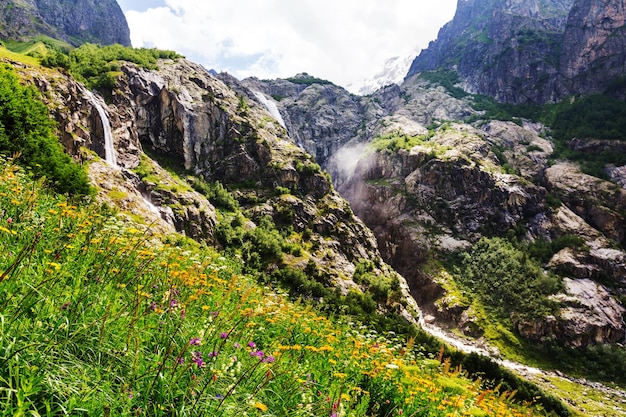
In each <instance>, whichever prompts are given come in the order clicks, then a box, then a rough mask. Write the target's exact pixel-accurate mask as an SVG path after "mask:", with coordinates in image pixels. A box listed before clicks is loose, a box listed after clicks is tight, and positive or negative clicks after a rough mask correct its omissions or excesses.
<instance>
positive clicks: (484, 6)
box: [407, 0, 626, 103]
mask: <svg viewBox="0 0 626 417" xmlns="http://www.w3.org/2000/svg"><path fill="white" fill-rule="evenodd" d="M624 22H625V13H624V2H623V1H618V0H610V1H606V0H594V1H584V0H497V1H496V0H459V2H458V8H457V12H456V15H455V17H454V19H453V20H452V21H451V22H450V23H448V24H447V25H445V26H444V27H443V28H442V29H441V31H440V32H439V36H438V38H437V40H436V41H434V42H431V44H430V46H429V48H428V49H426V50H424V51H422V53H421V54H420V55H419V56H418V57H417V58H416V59H415V60H414V61H413V64H412V65H411V68H410V70H409V72H408V75H407V77H410V76H412V75H414V74H417V73H420V72H423V71H434V70H439V69H448V70H454V71H456V72H457V73H458V75H459V78H460V79H461V81H462V86H463V88H464V89H465V90H466V91H468V92H471V93H477V94H484V95H488V96H491V97H493V98H495V99H496V100H498V101H501V102H510V103H546V102H555V101H559V100H562V99H563V98H565V97H567V96H570V95H573V94H580V93H584V94H587V93H604V92H606V91H607V89H608V88H609V86H613V84H614V83H611V81H612V80H615V79H617V78H619V77H620V76H622V75H623V74H624V70H625V67H624V62H625V60H624V52H623V51H624V50H625V48H624V44H625V43H626V40H625V37H626V34H625V33H624V29H623V27H624ZM613 87H614V86H613ZM613 89H614V88H613ZM612 92H613V91H612Z"/></svg>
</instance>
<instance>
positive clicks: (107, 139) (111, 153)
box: [87, 91, 119, 168]
mask: <svg viewBox="0 0 626 417" xmlns="http://www.w3.org/2000/svg"><path fill="white" fill-rule="evenodd" d="M87 97H89V101H91V103H92V104H93V106H94V107H95V108H96V111H97V112H98V115H99V116H100V120H101V121H102V130H103V132H104V156H105V160H106V162H107V163H108V164H109V165H111V166H112V167H114V168H119V166H118V165H117V157H116V156H115V147H114V146H113V133H112V132H111V122H109V117H108V116H107V114H106V111H105V110H104V107H103V106H102V104H100V101H99V100H98V98H97V97H96V96H95V94H93V93H92V92H91V91H87Z"/></svg>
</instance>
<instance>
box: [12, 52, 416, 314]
mask: <svg viewBox="0 0 626 417" xmlns="http://www.w3.org/2000/svg"><path fill="white" fill-rule="evenodd" d="M15 65H16V66H17V64H16V63H15ZM159 68H160V69H159V70H157V71H149V70H145V69H141V68H139V67H137V66H135V65H132V64H125V65H121V72H122V75H121V76H120V77H119V78H118V82H117V86H116V88H115V89H114V91H113V95H112V97H111V102H110V103H107V104H105V103H104V102H102V101H101V100H100V99H99V98H97V97H93V96H92V95H91V94H90V93H88V92H87V91H86V90H85V89H84V87H83V86H82V85H81V84H78V83H76V82H75V81H74V80H72V79H71V78H70V77H68V76H66V75H64V74H61V73H54V72H50V74H48V73H46V72H42V71H39V70H38V69H36V68H32V67H28V66H20V73H21V76H22V78H24V79H25V80H28V82H29V83H32V84H34V85H36V86H37V87H38V88H39V89H40V90H41V91H42V92H44V95H45V97H46V100H47V103H48V105H49V107H50V108H51V109H53V116H54V117H55V119H56V120H57V121H58V122H59V134H60V136H61V137H62V138H63V139H62V140H63V143H64V144H65V145H66V148H67V149H68V150H69V151H70V152H71V153H72V154H74V155H75V156H76V157H77V158H82V159H83V160H84V161H88V162H89V164H90V178H91V179H92V181H93V182H94V183H95V184H97V185H98V188H99V190H100V192H99V195H98V198H99V199H100V200H101V201H103V202H106V203H108V204H113V205H115V206H117V207H118V208H120V209H122V210H124V211H125V212H128V213H130V214H129V215H134V216H137V215H139V216H142V217H143V218H145V219H146V224H147V225H148V228H149V230H151V231H154V232H172V231H178V232H181V233H184V234H185V235H187V236H189V237H192V238H194V239H197V240H199V241H203V242H206V243H208V244H218V242H217V241H216V238H215V237H216V229H217V227H218V223H219V222H220V221H223V218H224V216H220V215H219V214H218V213H217V211H216V209H215V207H214V206H213V205H212V204H211V203H210V202H209V201H208V200H207V198H206V196H204V195H202V194H200V193H198V192H197V191H195V190H194V189H193V188H192V187H191V186H190V183H189V182H187V179H186V178H179V177H177V176H175V175H172V174H171V173H170V172H169V171H167V170H164V169H163V168H161V167H160V166H159V164H158V163H156V162H155V161H154V160H152V159H151V158H149V157H148V156H147V155H146V154H145V153H144V152H143V150H144V149H145V150H149V151H150V152H151V154H152V155H158V156H160V157H162V158H166V159H167V160H168V161H169V163H170V164H174V166H178V167H179V168H180V169H183V170H185V171H186V172H187V173H189V174H191V175H192V176H193V177H196V178H202V179H203V180H205V181H207V182H213V181H219V182H220V183H221V184H223V185H225V186H226V187H227V188H229V189H230V190H231V191H232V192H233V194H234V195H235V196H236V197H237V198H238V199H239V204H240V206H241V209H242V210H243V214H244V215H245V217H246V219H248V220H247V223H246V225H245V227H246V228H248V229H251V230H253V229H254V228H256V227H258V225H259V224H261V223H262V222H263V219H264V218H265V217H267V216H269V217H270V218H272V219H273V221H274V222H275V224H277V225H281V227H284V228H289V230H292V231H293V232H292V233H297V234H302V235H307V238H306V239H307V242H306V249H303V252H301V253H299V254H296V255H293V254H292V255H289V256H288V257H287V258H285V259H283V262H287V264H288V265H289V266H291V267H294V268H297V269H305V268H307V267H309V265H314V268H315V270H316V271H317V273H318V274H319V276H320V279H323V281H324V283H325V284H326V285H331V286H333V287H337V288H338V289H339V290H340V291H341V292H342V293H343V294H346V293H347V292H348V291H350V290H351V289H353V290H357V291H361V290H363V289H364V288H365V287H363V285H364V284H363V283H362V282H360V283H357V282H355V281H354V280H353V276H354V274H355V271H356V269H357V265H358V264H363V263H365V264H369V265H372V268H371V270H370V271H369V272H370V273H371V274H372V276H379V277H381V279H392V280H394V281H395V282H397V283H398V284H399V287H398V288H397V290H398V291H400V293H402V294H404V296H403V297H401V299H398V300H387V302H385V301H384V300H382V303H381V308H382V309H390V308H393V309H394V311H397V312H400V313H401V314H402V315H404V316H405V317H406V318H407V319H408V320H409V321H411V320H412V321H416V320H417V315H418V309H417V306H416V304H415V302H414V300H413V299H412V298H411V297H410V295H409V291H408V286H407V284H406V282H405V281H404V279H403V278H402V277H401V276H399V275H398V274H397V273H396V272H395V271H393V270H392V269H391V268H390V267H389V266H388V265H386V264H385V263H384V261H383V260H382V258H381V255H380V252H379V250H378V247H377V242H376V239H375V237H374V235H373V234H372V233H371V231H370V230H369V229H367V227H366V226H365V225H364V224H363V222H362V221H361V220H360V219H358V218H357V217H356V216H355V215H354V214H353V212H352V209H351V208H350V206H349V204H348V203H347V201H346V200H344V199H343V198H342V197H341V196H340V195H339V194H338V193H337V192H336V191H335V190H334V187H333V185H332V184H331V182H330V178H329V177H328V175H327V174H325V173H324V172H323V171H322V170H321V169H320V167H319V165H317V164H316V163H314V162H313V160H312V157H311V156H310V155H308V154H307V153H306V152H305V151H304V150H302V149H301V148H300V147H298V146H296V145H295V144H294V141H293V140H292V139H290V138H289V136H288V134H287V131H286V130H285V129H284V128H283V127H282V126H281V125H280V124H279V123H277V122H275V121H274V120H273V119H272V118H271V117H270V115H269V113H267V111H266V110H265V108H264V107H263V106H262V105H261V104H259V103H257V102H255V101H252V100H251V99H249V97H252V96H253V93H252V92H251V91H249V90H247V89H246V88H245V87H244V86H243V85H237V86H236V88H237V91H235V90H234V89H231V88H229V87H228V86H227V85H225V84H224V83H223V82H221V81H220V80H218V79H216V78H214V77H213V76H212V75H210V74H209V73H208V72H207V71H206V70H205V69H204V68H203V67H202V66H200V65H197V64H194V63H191V62H189V61H186V60H182V59H181V60H177V61H160V62H159ZM238 92H240V93H238ZM97 105H100V106H102V107H103V108H104V110H105V112H106V114H107V116H108V117H107V118H106V119H103V118H101V116H100V114H99V112H98V111H97V109H96V106H97ZM104 123H110V124H111V130H112V132H113V142H114V146H115V150H116V154H117V159H118V164H119V166H112V165H111V164H110V163H105V162H104V161H103V160H102V159H100V158H103V157H104V156H105V155H104V146H103V144H104V141H105V136H104V129H103V124H104ZM90 151H92V152H90ZM95 154H97V155H99V156H100V158H97V157H96V156H95ZM282 266H285V265H282ZM275 267H276V266H275ZM387 311H389V310H387Z"/></svg>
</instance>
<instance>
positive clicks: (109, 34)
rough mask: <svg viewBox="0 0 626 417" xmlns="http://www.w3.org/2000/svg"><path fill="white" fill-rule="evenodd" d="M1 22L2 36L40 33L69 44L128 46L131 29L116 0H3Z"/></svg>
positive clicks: (31, 36)
mask: <svg viewBox="0 0 626 417" xmlns="http://www.w3.org/2000/svg"><path fill="white" fill-rule="evenodd" d="M0 22H2V23H1V24H0V38H3V39H6V38H8V39H16V40H20V41H29V40H32V39H34V38H36V37H38V36H42V35H43V36H47V37H50V38H54V39H60V40H63V41H65V42H67V43H69V44H70V45H72V46H79V45H81V44H83V43H86V42H90V43H96V44H101V45H110V44H115V43H119V44H121V45H124V46H130V29H129V27H128V23H127V22H126V17H125V16H124V13H123V12H122V9H121V8H120V6H119V5H118V4H117V1H115V0H102V1H95V0H78V1H69V0H62V1H59V0H23V1H13V0H11V1H5V2H3V4H2V6H1V7H0Z"/></svg>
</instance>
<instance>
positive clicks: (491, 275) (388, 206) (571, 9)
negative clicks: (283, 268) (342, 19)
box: [242, 1, 626, 379]
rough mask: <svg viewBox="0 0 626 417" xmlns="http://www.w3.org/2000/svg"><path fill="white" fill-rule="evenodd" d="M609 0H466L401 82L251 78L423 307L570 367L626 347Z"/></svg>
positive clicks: (484, 336) (616, 26)
mask: <svg viewBox="0 0 626 417" xmlns="http://www.w3.org/2000/svg"><path fill="white" fill-rule="evenodd" d="M605 3H606V2H605ZM611 4H613V3H611ZM582 6H585V7H582ZM605 6H606V4H605V5H604V6H603V7H600V6H599V5H595V6H594V5H593V3H592V5H591V6H590V7H587V6H586V3H584V2H574V1H569V2H567V1H565V2H563V1H541V2H537V1H521V2H503V1H462V2H459V9H458V10H457V13H456V16H455V18H454V20H453V21H452V22H450V23H449V24H447V25H446V26H445V27H444V28H442V30H441V32H440V34H439V38H438V39H437V41H435V42H433V43H432V44H431V45H430V47H429V48H428V49H427V50H424V51H423V52H422V53H421V54H420V56H419V57H418V58H416V59H415V61H414V63H413V66H412V68H411V71H410V72H409V74H408V76H407V77H406V78H405V80H404V82H403V83H401V84H400V85H388V86H385V87H383V88H380V89H379V90H378V91H375V92H374V93H372V94H370V95H368V96H365V97H361V96H355V95H352V94H350V93H349V92H348V91H346V90H344V89H342V88H341V87H338V86H334V85H332V84H329V83H322V82H316V79H315V77H310V76H309V77H308V78H307V79H308V80H309V82H307V83H303V82H301V81H300V80H298V79H297V78H298V77H295V78H293V79H286V80H263V81H260V80H256V79H247V80H243V81H242V83H243V84H244V85H247V86H248V87H249V88H252V89H254V90H257V91H262V92H264V93H265V94H266V95H270V96H272V97H274V100H275V101H276V105H277V106H278V108H279V110H280V113H281V115H282V118H283V119H284V120H285V121H286V127H287V130H288V132H289V133H290V136H291V137H292V138H293V139H294V140H295V141H296V143H297V144H299V145H300V146H302V147H303V148H305V149H306V150H307V151H308V152H310V153H311V154H312V155H315V157H316V160H317V161H318V162H319V163H320V165H321V166H322V167H323V168H325V169H327V170H328V172H329V173H330V174H331V177H332V178H333V183H334V184H335V186H336V187H337V189H338V190H339V192H340V193H341V194H342V196H344V197H345V198H346V199H347V200H348V201H349V202H350V204H351V206H352V208H353V210H354V212H355V213H356V214H357V215H358V216H359V217H360V218H361V219H362V220H363V221H364V222H365V224H366V225H367V226H368V227H369V228H370V229H371V230H372V231H373V232H374V234H375V235H376V238H377V240H378V246H379V248H380V251H381V254H382V256H383V259H384V260H385V261H386V262H387V263H389V264H390V265H391V266H393V267H394V269H395V270H397V271H398V272H400V273H401V274H402V275H403V276H404V277H405V279H406V280H407V282H408V284H409V287H410V289H411V294H412V296H413V298H414V299H415V300H417V302H418V304H419V305H420V308H421V309H422V311H423V312H424V313H425V318H426V319H427V321H429V322H433V323H435V324H437V325H439V326H443V327H446V328H448V329H454V330H455V331H457V332H461V333H462V334H464V335H465V336H467V337H471V338H474V339H476V340H478V343H481V341H484V340H489V341H490V343H492V344H494V345H496V346H499V349H502V351H510V350H511V349H513V350H516V351H517V352H518V353H522V352H524V351H526V352H528V351H530V350H534V349H538V351H539V352H541V353H540V354H541V355H547V356H551V357H556V356H555V355H553V354H552V353H550V352H554V351H553V350H552V349H553V348H552V347H553V346H554V344H556V345H559V346H560V348H559V349H561V348H563V349H565V350H566V351H567V352H569V353H568V354H563V356H562V357H563V358H565V357H566V356H567V355H569V354H573V353H572V352H577V353H576V354H582V355H583V356H582V357H579V359H572V363H571V364H570V365H565V364H564V363H563V362H567V361H568V360H564V361H563V362H561V363H560V365H557V366H562V367H563V366H564V368H563V369H566V368H567V366H572V368H570V369H573V368H576V367H577V366H579V365H580V364H581V363H587V362H588V363H599V362H601V359H599V357H597V356H594V354H593V353H592V352H594V351H598V350H602V351H605V352H608V351H609V350H610V351H611V352H613V354H617V355H618V356H619V355H623V354H624V350H623V347H622V345H621V343H622V342H623V340H624V337H625V335H626V325H625V322H624V319H625V317H626V316H625V313H626V309H625V308H624V296H625V295H626V282H625V281H624V277H625V276H626V251H625V249H624V248H625V246H624V245H625V243H626V242H625V236H624V232H623V231H624V230H626V214H625V211H624V209H625V202H626V190H625V189H624V187H623V184H624V181H623V177H622V176H621V175H622V174H620V173H623V172H624V165H625V164H626V160H624V158H623V157H622V156H623V149H624V148H623V147H624V138H623V135H620V134H619V131H618V130H612V129H611V128H609V126H613V125H614V124H615V123H616V122H618V121H619V120H623V116H622V115H623V114H624V113H622V111H623V110H624V108H625V106H624V103H623V101H620V93H619V91H620V90H619V87H620V85H621V84H620V80H621V79H622V78H621V77H623V76H624V74H625V73H624V71H623V70H622V69H620V68H621V67H620V66H619V63H620V62H621V63H623V61H620V58H619V57H620V56H621V55H620V54H621V53H622V50H621V49H620V48H619V47H617V46H616V45H620V42H621V39H623V38H622V37H621V35H620V33H621V32H620V31H621V26H620V23H619V21H620V20H619V19H620V12H619V11H620V10H621V9H620V8H619V7H605ZM609 17H610V18H609ZM585 19H586V20H585ZM585 21H589V22H588V23H581V22H585ZM602 22H604V23H602ZM603 25H604V26H603ZM601 28H605V29H601ZM609 34H610V35H609ZM573 45H578V48H574V47H573ZM596 51H598V52H596ZM600 52H601V54H599V53H600ZM585 56H586V57H587V58H585V59H578V60H576V59H574V60H573V61H572V59H573V58H572V57H585ZM566 57H569V58H566ZM567 62H574V63H573V64H572V63H570V64H567V66H568V67H570V68H572V67H573V66H575V68H574V69H572V70H571V71H569V72H567V71H565V70H564V68H565V65H566V63H567ZM602 65H604V67H602ZM598 68H605V69H606V70H607V72H606V73H607V74H609V76H607V77H605V78H602V77H600V76H599V75H598V74H599V72H596V71H598ZM609 70H610V71H609ZM594 80H595V81H594ZM318 81H319V80H318ZM609 87H610V88H609ZM607 88H609V90H608V91H607ZM604 92H606V93H607V94H599V95H598V94H597V93H604ZM474 93H476V94H482V95H486V96H491V97H493V98H495V99H496V100H497V101H504V102H508V103H525V104H529V103H534V104H535V106H510V105H499V104H498V103H497V102H495V101H493V100H491V101H490V100H489V99H487V98H485V97H484V96H481V95H476V94H474ZM591 93H593V94H596V95H594V96H591V97H587V96H585V94H591ZM572 94H577V95H578V96H577V97H576V98H571V99H568V100H565V101H560V99H561V98H564V97H569V96H570V95H572ZM553 102H558V103H559V104H558V106H556V107H554V106H551V105H549V106H545V107H542V106H541V104H540V103H553ZM528 109H533V111H534V112H535V113H533V112H532V111H531V112H529V111H528ZM516 112H518V113H516ZM565 126H567V127H568V128H567V129H564V127H565ZM575 126H577V127H576V128H575ZM592 126H595V127H594V128H592ZM605 127H606V129H604V128H605ZM569 128H571V129H569ZM578 128H580V129H578ZM620 155H621V156H620ZM592 161H593V162H592ZM590 164H593V165H594V167H595V168H594V169H591V165H590ZM474 259H475V261H473V260H474ZM506 260H510V263H509V262H508V261H506ZM485 271H486V272H485ZM515 277H517V278H515ZM506 288H508V289H506ZM514 294H515V295H514ZM498 317H500V318H498ZM495 323H506V324H504V326H505V327H506V328H507V329H508V330H507V331H505V332H503V331H502V329H499V330H496V329H495V327H497V326H498V325H497V324H495ZM494 326H495V327H494ZM528 343H530V344H531V345H532V347H530V346H531V345H528ZM513 346H518V348H513ZM519 346H525V347H524V348H521V351H520V350H518V349H519ZM605 349H606V350H605ZM522 354H523V353H522ZM557 356H558V355H557ZM574 356H575V355H574ZM582 358H585V359H582ZM593 366H594V365H590V367H588V368H586V369H587V371H586V372H591V373H593V372H594V371H593V370H592V369H593ZM612 378H616V379H619V378H620V377H619V376H618V375H616V374H613V377H612Z"/></svg>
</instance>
